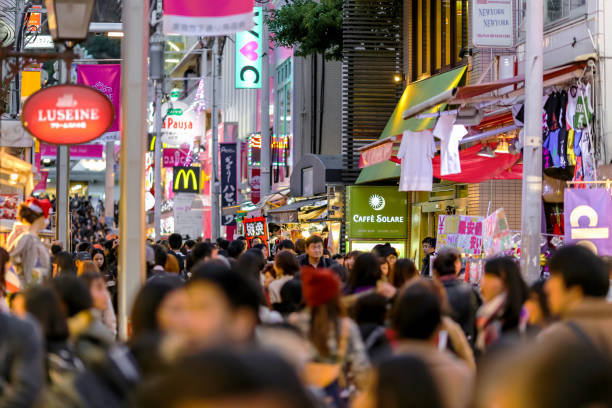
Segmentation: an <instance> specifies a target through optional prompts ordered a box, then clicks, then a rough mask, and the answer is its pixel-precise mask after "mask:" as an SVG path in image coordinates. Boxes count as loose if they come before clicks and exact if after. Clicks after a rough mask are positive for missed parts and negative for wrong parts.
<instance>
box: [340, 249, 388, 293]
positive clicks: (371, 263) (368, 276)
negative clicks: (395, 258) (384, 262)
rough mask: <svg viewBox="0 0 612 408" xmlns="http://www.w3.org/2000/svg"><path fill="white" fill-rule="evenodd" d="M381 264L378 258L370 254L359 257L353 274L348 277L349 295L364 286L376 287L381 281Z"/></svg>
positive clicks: (366, 253)
mask: <svg viewBox="0 0 612 408" xmlns="http://www.w3.org/2000/svg"><path fill="white" fill-rule="evenodd" d="M380 275H381V272H380V262H379V260H378V257H377V256H376V255H374V254H372V253H370V252H364V253H363V254H360V255H359V256H357V259H355V265H354V266H353V270H352V272H351V273H350V274H349V277H348V283H347V287H348V293H349V294H351V293H354V292H355V289H357V288H359V287H362V286H375V285H376V282H377V281H378V280H379V279H380Z"/></svg>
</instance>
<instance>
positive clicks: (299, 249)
mask: <svg viewBox="0 0 612 408" xmlns="http://www.w3.org/2000/svg"><path fill="white" fill-rule="evenodd" d="M295 252H296V253H297V254H298V255H299V254H303V253H304V252H306V240H305V239H304V238H299V239H297V240H296V241H295Z"/></svg>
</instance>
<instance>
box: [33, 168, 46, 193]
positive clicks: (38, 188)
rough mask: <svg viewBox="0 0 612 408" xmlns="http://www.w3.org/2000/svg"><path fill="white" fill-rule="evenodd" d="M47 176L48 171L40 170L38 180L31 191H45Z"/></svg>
mask: <svg viewBox="0 0 612 408" xmlns="http://www.w3.org/2000/svg"><path fill="white" fill-rule="evenodd" d="M48 177H49V172H48V171H41V172H40V181H39V182H38V184H37V185H36V187H34V190H33V191H45V190H46V189H47V178H48Z"/></svg>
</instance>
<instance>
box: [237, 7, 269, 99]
mask: <svg viewBox="0 0 612 408" xmlns="http://www.w3.org/2000/svg"><path fill="white" fill-rule="evenodd" d="M253 23H254V24H255V25H254V27H253V28H252V29H250V30H248V31H241V32H239V33H236V88H251V89H253V88H261V56H262V54H263V53H264V51H265V50H264V48H263V47H262V42H261V29H262V24H263V16H262V11H261V7H253Z"/></svg>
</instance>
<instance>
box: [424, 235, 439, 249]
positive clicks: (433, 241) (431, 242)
mask: <svg viewBox="0 0 612 408" xmlns="http://www.w3.org/2000/svg"><path fill="white" fill-rule="evenodd" d="M421 244H429V246H430V247H432V248H435V247H436V239H435V238H432V237H427V238H425V239H424V240H423V242H421Z"/></svg>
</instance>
